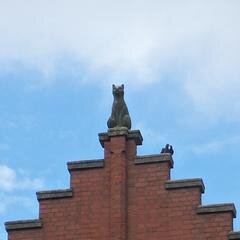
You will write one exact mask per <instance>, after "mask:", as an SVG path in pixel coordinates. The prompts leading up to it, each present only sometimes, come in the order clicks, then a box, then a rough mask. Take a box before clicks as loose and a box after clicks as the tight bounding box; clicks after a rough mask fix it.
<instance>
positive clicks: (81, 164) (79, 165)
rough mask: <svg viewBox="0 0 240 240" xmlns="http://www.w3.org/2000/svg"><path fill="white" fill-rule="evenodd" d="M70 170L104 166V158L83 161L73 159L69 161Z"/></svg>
mask: <svg viewBox="0 0 240 240" xmlns="http://www.w3.org/2000/svg"><path fill="white" fill-rule="evenodd" d="M67 167H68V171H69V172H70V171H76V170H83V169H89V168H102V167H104V160H103V159H96V160H82V161H73V162H68V163H67Z"/></svg>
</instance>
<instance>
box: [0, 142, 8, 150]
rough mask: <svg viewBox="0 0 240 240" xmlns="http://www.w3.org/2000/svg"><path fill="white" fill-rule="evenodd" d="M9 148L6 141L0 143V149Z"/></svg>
mask: <svg viewBox="0 0 240 240" xmlns="http://www.w3.org/2000/svg"><path fill="white" fill-rule="evenodd" d="M10 149H11V147H10V145H9V144H8V143H0V151H9V150H10Z"/></svg>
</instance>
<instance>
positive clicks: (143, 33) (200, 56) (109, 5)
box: [0, 0, 240, 115]
mask: <svg viewBox="0 0 240 240" xmlns="http://www.w3.org/2000/svg"><path fill="white" fill-rule="evenodd" d="M239 10H240V2H239V1H237V0H235V1H234V0H233V1H228V0H220V1H219V0H218V1H215V0H213V1H207V0H205V1H198V2H196V1H187V0H185V1H176V0H175V1H158V0H150V1H136V0H133V1H126V0H125V1H119V2H116V1H110V0H103V1H96V0H89V1H81V0H80V1H77V0H70V1H69V0H68V1H67V0H60V1H55V0H51V1H49V0H42V1H37V2H36V1H30V0H23V1H18V0H9V1H2V2H1V3H0V34H1V39H0V62H1V69H2V70H3V69H5V70H6V69H7V68H8V69H9V68H10V69H11V67H14V66H15V64H16V63H21V64H23V65H25V66H27V67H28V68H37V69H39V70H40V71H41V72H42V73H43V76H45V78H44V77H43V78H42V80H43V81H49V80H50V79H52V78H51V76H52V74H54V72H55V71H58V70H59V69H58V68H57V66H58V62H59V61H60V60H61V59H64V58H65V57H66V56H67V57H68V58H71V59H73V60H74V61H75V62H76V63H77V64H76V69H74V70H73V71H78V64H79V65H81V63H83V62H84V65H85V67H86V68H87V72H88V73H91V74H93V73H96V74H100V72H107V73H108V74H109V75H110V77H109V78H105V79H108V81H110V80H111V81H115V82H118V81H129V82H132V83H133V84H135V82H136V81H137V82H138V85H145V84H149V83H152V82H155V81H158V80H163V77H162V76H163V75H165V74H169V73H171V74H173V75H177V77H179V78H181V79H183V81H181V82H180V84H181V85H183V87H184V89H185V91H186V94H187V95H188V96H189V97H190V98H191V99H192V101H193V103H194V104H195V106H197V108H199V109H200V110H203V111H207V112H210V113H211V112H213V113H214V114H216V113H218V112H219V111H220V110H219V109H220V107H219V106H221V107H222V108H227V107H228V106H229V105H230V104H231V105H233V106H231V109H232V110H231V114H232V115H238V112H239V108H240V101H239V100H238V93H239V90H240V80H239V79H240V67H239V62H240V45H239V42H240V28H239V22H240V15H239ZM131 76H133V77H131ZM125 79H129V80H125ZM82 80H83V79H82ZM83 81H90V78H88V77H87V76H84V80H83ZM91 81H92V80H91ZM105 81H106V80H105ZM220 112H221V113H223V111H222V110H221V111H220Z"/></svg>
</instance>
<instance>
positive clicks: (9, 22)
mask: <svg viewBox="0 0 240 240" xmlns="http://www.w3.org/2000/svg"><path fill="white" fill-rule="evenodd" d="M239 10H240V2H239V1H219V0H218V1H201V2H199V3H196V2H194V3H193V1H181V2H180V1H170V2H169V1H168V3H167V2H166V1H154V0H152V1H121V2H114V1H106V0H103V1H93V0H90V1H87V3H86V1H74V0H70V1H64V0H61V1H49V0H48V1H47V0H42V1H38V2H36V1H27V0H24V1H21V2H20V1H16V0H9V1H3V0H0V36H1V38H0V110H1V114H0V236H1V237H0V238H1V239H2V238H3V239H6V233H5V230H4V226H3V223H4V222H5V221H8V220H17V219H29V218H30V219H31V218H37V217H38V202H37V200H36V196H35V192H36V191H38V190H48V189H59V188H67V187H68V184H69V174H68V172H67V168H66V162H67V161H71V160H81V159H82V160H85V159H95V158H102V157H103V150H102V148H101V146H100V144H99V142H98V136H97V134H98V133H99V132H103V131H106V130H107V126H106V121H107V119H108V117H109V114H110V111H111V104H112V95H111V84H112V83H115V84H121V83H124V84H125V89H126V90H125V100H126V102H127V105H128V108H129V112H130V115H131V118H132V123H133V129H139V130H140V131H141V132H142V135H143V138H144V142H143V146H141V147H139V148H138V153H139V154H153V153H159V152H160V151H161V148H162V147H163V146H164V145H165V144H166V143H170V144H172V145H173V146H174V149H175V154H174V161H175V166H174V169H173V170H172V179H181V178H194V177H202V178H203V180H204V183H205V187H206V193H205V194H204V195H203V203H204V204H211V203H223V202H234V203H235V205H236V207H237V210H238V211H240V191H239V189H240V181H238V178H239V168H240V160H239V157H240V153H239V145H240V125H239V122H240V120H239V119H240V98H239V91H240V66H239V64H240V45H239V42H240V28H239V22H240V15H239ZM239 223H240V217H238V218H237V219H235V221H234V225H235V229H236V230H239Z"/></svg>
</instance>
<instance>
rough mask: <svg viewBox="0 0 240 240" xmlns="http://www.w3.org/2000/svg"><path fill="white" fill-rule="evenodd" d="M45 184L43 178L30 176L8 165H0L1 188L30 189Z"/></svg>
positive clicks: (10, 189) (6, 189)
mask: <svg viewBox="0 0 240 240" xmlns="http://www.w3.org/2000/svg"><path fill="white" fill-rule="evenodd" d="M43 185H44V180H43V179H41V178H30V177H29V176H27V174H25V173H24V172H23V171H16V170H14V169H12V168H10V167H8V166H6V165H0V190H1V191H13V190H26V189H27V190H29V189H34V190H36V189H39V188H42V187H43Z"/></svg>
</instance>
